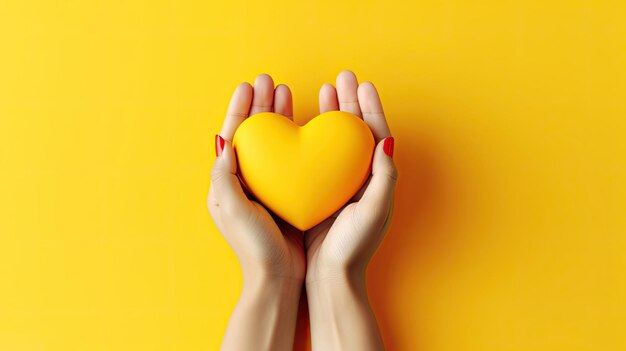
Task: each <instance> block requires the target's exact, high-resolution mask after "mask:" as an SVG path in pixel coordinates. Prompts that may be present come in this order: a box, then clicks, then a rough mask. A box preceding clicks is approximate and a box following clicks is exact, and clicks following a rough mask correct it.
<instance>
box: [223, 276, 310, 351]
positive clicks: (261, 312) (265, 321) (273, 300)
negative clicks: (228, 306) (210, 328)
mask: <svg viewBox="0 0 626 351" xmlns="http://www.w3.org/2000/svg"><path fill="white" fill-rule="evenodd" d="M301 290H302V282H301V281H299V280H295V279H291V278H277V277H264V276H255V277H251V278H249V279H246V278H244V284H243V289H242V292H241V296H240V298H239V302H238V303H237V306H236V307H235V310H234V311H233V313H232V315H231V317H230V320H229V322H228V327H227V328H226V333H225V335H224V340H223V341H222V347H221V350H222V351H240V350H242V351H243V350H260V351H263V350H272V351H274V350H278V351H280V350H289V351H291V350H292V349H293V338H294V332H295V326H296V318H297V314H298V303H299V299H300V292H301Z"/></svg>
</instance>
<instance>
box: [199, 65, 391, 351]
mask: <svg viewBox="0 0 626 351" xmlns="http://www.w3.org/2000/svg"><path fill="white" fill-rule="evenodd" d="M292 106H293V103H292V97H291V92H290V91H289V88H288V87H287V86H285V85H279V86H277V87H276V88H275V89H274V82H273V81H272V79H271V77H270V76H268V75H260V76H259V77H257V78H256V80H255V83H254V87H252V86H250V85H249V84H248V83H242V84H240V85H239V86H238V87H237V89H236V90H235V92H234V94H233V97H232V98H231V102H230V105H229V108H228V112H227V116H226V118H225V120H224V124H223V126H222V129H221V131H220V135H221V136H222V137H223V138H224V139H225V145H224V150H223V152H222V153H221V155H220V156H218V157H217V158H216V161H215V163H214V166H213V169H212V170H211V187H210V191H209V199H208V207H209V211H210V213H211V216H212V217H213V220H214V221H215V224H216V226H217V228H218V229H219V231H220V232H221V233H222V235H223V236H224V238H225V239H226V241H227V242H228V244H229V245H230V246H231V248H232V249H233V251H234V252H235V254H236V255H237V257H238V259H239V263H240V265H241V269H242V272H243V277H244V283H243V288H242V293H241V296H240V299H239V302H238V303H237V306H236V307H235V310H234V311H233V314H232V315H231V318H230V320H229V323H228V327H227V329H226V333H225V335H224V340H223V341H222V348H221V349H222V350H252V349H254V350H292V349H293V339H294V331H295V324H296V317H297V313H298V303H299V300H300V295H301V293H302V287H303V285H304V286H306V292H307V295H308V304H309V314H310V322H311V323H310V324H311V344H312V347H313V350H382V349H384V346H383V342H382V338H381V336H380V332H379V329H378V326H377V323H376V319H375V317H374V314H373V312H372V310H371V307H370V305H369V302H368V297H367V289H366V285H365V271H366V268H367V265H368V263H369V261H370V259H371V257H372V255H373V254H374V252H375V251H376V249H377V248H378V246H379V244H380V242H381V240H382V238H383V236H384V234H385V232H386V231H387V228H388V226H389V223H390V221H391V215H392V212H393V195H394V190H395V184H396V179H397V171H396V167H395V165H394V163H393V159H392V158H391V157H390V156H388V155H387V154H385V153H384V151H383V143H384V139H385V138H388V137H390V136H391V133H390V131H389V127H388V126H387V122H386V119H385V116H384V113H383V110H382V105H381V102H380V98H379V96H378V93H377V91H376V88H375V87H374V85H373V84H371V83H369V82H365V83H362V84H360V85H359V84H358V82H357V79H356V76H355V75H354V73H352V72H350V71H343V72H341V73H340V74H339V75H338V77H337V82H336V88H335V87H334V86H332V85H331V84H325V85H324V86H322V88H321V90H320V113H323V112H326V111H331V110H341V111H347V112H350V113H353V114H355V115H357V116H359V117H361V118H363V120H364V121H365V122H366V123H367V125H368V126H369V127H370V129H371V130H372V133H373V135H374V137H375V138H376V141H377V146H376V149H375V151H374V158H373V161H372V175H371V176H370V179H369V180H368V182H367V183H366V184H365V185H364V187H363V189H361V191H359V192H358V193H357V195H356V196H355V197H354V198H353V199H352V201H351V202H350V203H349V204H347V205H346V206H345V207H344V208H342V209H340V210H339V211H337V213H335V214H334V215H333V216H332V217H330V218H328V219H327V220H325V221H324V222H322V223H320V224H319V225H317V226H316V227H314V228H312V229H311V230H309V231H307V232H305V233H302V232H300V231H298V230H296V229H295V228H293V227H292V226H290V225H289V224H287V223H285V222H284V221H282V220H281V219H279V218H277V217H275V216H273V215H272V214H271V213H269V212H268V211H267V210H265V208H264V207H263V206H262V205H261V204H259V203H258V202H256V201H253V200H250V199H248V197H247V196H246V194H245V192H244V191H243V189H242V187H241V184H240V183H239V179H238V178H237V165H236V160H235V155H234V151H233V149H232V145H231V141H232V138H233V136H234V133H235V130H236V129H237V127H238V126H239V124H241V122H243V121H244V120H245V118H247V117H248V116H251V115H253V114H256V113H259V112H267V111H273V112H276V113H279V114H282V115H284V116H285V117H286V118H289V119H293V117H292V116H293V107H292Z"/></svg>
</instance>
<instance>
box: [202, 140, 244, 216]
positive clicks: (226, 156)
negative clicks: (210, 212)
mask: <svg viewBox="0 0 626 351" xmlns="http://www.w3.org/2000/svg"><path fill="white" fill-rule="evenodd" d="M215 144H216V145H215V147H216V150H218V153H219V155H218V156H217V158H216V159H215V163H214V164H213V168H212V169H211V187H212V188H213V191H214V194H215V199H216V202H217V204H218V206H219V207H220V210H221V212H222V213H226V214H228V213H236V212H238V211H237V210H238V209H243V208H244V207H245V206H247V205H248V204H249V201H248V198H247V197H246V195H245V193H244V192H243V189H242V188H241V183H240V182H239V178H238V177H237V161H236V159H235V151H234V150H233V148H232V144H231V143H230V142H229V141H226V140H223V139H222V140H220V136H217V135H216V137H215ZM220 149H221V150H222V151H221V153H220V152H219V150H220Z"/></svg>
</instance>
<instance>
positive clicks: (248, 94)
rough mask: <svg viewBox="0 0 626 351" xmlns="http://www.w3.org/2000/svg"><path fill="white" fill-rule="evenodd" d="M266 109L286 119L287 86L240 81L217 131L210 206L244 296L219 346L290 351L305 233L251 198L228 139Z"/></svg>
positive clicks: (267, 80)
mask: <svg viewBox="0 0 626 351" xmlns="http://www.w3.org/2000/svg"><path fill="white" fill-rule="evenodd" d="M267 111H274V112H276V113H279V114H282V115H284V116H285V118H290V119H291V118H292V117H291V116H292V114H293V108H292V99H291V92H290V91H289V88H288V87H287V86H285V85H279V86H278V87H276V90H274V82H273V81H272V78H271V77H270V76H268V75H260V76H258V77H257V79H256V81H255V82H254V88H253V87H251V86H250V84H248V83H242V84H240V85H239V86H238V87H237V89H236V90H235V93H234V94H233V97H232V98H231V101H230V105H229V107H228V112H227V114H226V119H225V120H224V124H223V126H222V130H221V132H220V134H219V135H217V136H216V145H215V151H216V154H217V157H216V160H215V163H214V165H213V169H212V170H211V187H210V190H209V198H208V208H209V212H210V213H211V217H213V221H214V222H215V224H216V226H217V228H218V229H219V231H220V233H222V235H223V236H224V238H225V239H226V241H227V242H228V244H229V245H230V247H231V248H232V249H233V251H234V252H235V254H236V255H237V257H238V259H239V263H240V265H241V269H242V272H243V288H242V292H241V296H240V298H239V301H238V303H237V306H236V307H235V310H234V311H233V313H232V315H231V317H230V320H229V323H228V327H227V328H226V333H225V335H224V339H223V341H222V347H221V349H222V350H272V351H273V350H292V349H293V338H294V332H295V326H296V317H297V313H298V303H299V301H300V294H301V291H302V282H303V280H304V274H305V269H306V261H305V257H304V245H303V238H302V232H300V231H298V230H296V229H295V228H293V227H292V226H290V225H288V224H286V223H285V222H284V221H282V220H280V219H278V218H277V217H272V215H270V213H269V212H268V211H267V210H265V208H264V207H263V206H262V205H261V204H259V203H258V202H256V201H252V200H249V199H248V197H247V196H246V194H245V193H244V190H243V189H242V187H241V184H240V183H239V178H238V177H237V161H236V159H235V153H234V150H233V148H232V145H231V141H232V139H233V136H234V135H235V130H236V129H237V127H238V126H239V124H241V122H243V121H244V120H245V119H246V118H247V117H248V116H249V115H254V114H255V113H259V112H267Z"/></svg>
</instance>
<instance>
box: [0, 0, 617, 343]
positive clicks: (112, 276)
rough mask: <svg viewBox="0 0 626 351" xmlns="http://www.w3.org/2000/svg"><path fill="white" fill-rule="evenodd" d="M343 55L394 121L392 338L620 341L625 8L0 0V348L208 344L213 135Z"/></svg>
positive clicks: (220, 311) (225, 255)
mask: <svg viewBox="0 0 626 351" xmlns="http://www.w3.org/2000/svg"><path fill="white" fill-rule="evenodd" d="M345 68H350V69H352V70H354V71H355V72H356V73H357V76H358V77H359V78H360V79H361V80H370V81H373V82H374V83H375V84H376V85H377V87H378V89H379V91H380V93H381V96H382V100H383V104H384V106H385V109H386V112H387V116H388V119H389V123H390V125H391V129H392V131H393V132H394V134H395V136H396V160H397V163H398V168H399V170H400V182H399V188H398V196H397V202H396V214H395V218H394V221H393V225H392V229H391V231H390V233H389V234H388V236H387V238H386V239H385V241H384V243H383V245H382V247H381V249H380V250H379V252H378V254H377V256H376V257H375V259H374V261H373V263H372V266H371V268H370V271H369V275H368V276H369V282H368V286H369V290H370V296H371V300H372V304H373V306H374V309H375V312H376V314H377V317H378V319H379V322H380V325H381V327H382V331H383V334H384V338H385V341H386V343H387V346H388V348H389V349H390V350H424V351H435V350H450V351H452V350H479V351H490V350H494V351H496V350H498V351H499V350H519V351H535V350H550V351H554V350H568V351H571V350H602V351H612V350H624V349H626V334H625V331H626V185H625V181H626V161H625V159H626V140H625V139H626V136H625V133H626V4H625V3H624V2H623V1H620V0H615V1H606V0H596V1H593V0H588V1H574V0H562V1H545V0H530V1H522V0H517V1H507V0H505V1H500V0H492V1H486V0H485V1H472V0H470V1H467V0H448V1H411V2H408V1H407V2H405V3H393V2H390V1H358V2H356V1H354V2H345V3H344V2H340V1H320V2H316V3H313V2H305V1H302V2H299V1H281V2H276V1H264V2H258V3H238V2H231V1H174V0H171V1H119V0H117V1H111V0H108V1H78V0H65V1H41V2H36V1H20V0H2V1H0V199H1V202H0V350H2V351H14V350H28V351H33V350H35V351H36V350H185V351H186V350H215V349H217V348H218V345H219V342H220V339H221V335H222V333H223V331H224V328H225V326H226V322H227V320H228V316H229V314H230V312H231V310H232V308H233V306H234V304H235V302H236V300H237V294H238V291H239V289H240V286H241V276H240V273H239V268H238V265H237V262H236V259H235V257H234V255H233V254H232V253H231V251H230V249H229V248H228V246H227V244H226V243H225V241H224V240H223V239H222V238H221V237H220V235H219V233H218V232H217V231H216V229H215V227H214V226H213V224H212V222H211V220H210V217H209V215H208V213H207V211H206V207H205V197H206V194H207V191H208V171H209V167H210V165H211V162H212V161H213V152H214V151H213V145H212V142H213V135H214V134H215V132H216V131H218V130H219V126H220V124H221V120H222V117H223V115H224V113H225V111H226V106H227V103H228V99H229V97H230V94H231V93H232V91H233V89H234V87H235V86H236V85H237V84H238V83H239V82H240V81H252V80H253V79H254V77H255V76H256V75H257V74H259V73H263V72H266V73H270V74H271V75H272V76H273V77H274V78H275V81H276V82H277V83H287V84H289V85H290V87H291V88H292V90H293V93H294V96H295V111H296V115H297V117H296V118H297V120H298V121H299V122H300V123H303V122H305V121H306V120H308V119H310V118H311V117H313V116H314V115H316V114H317V93H318V89H319V87H320V86H321V85H322V83H324V82H333V81H334V78H335V76H336V74H337V73H338V72H339V71H340V70H342V69H345Z"/></svg>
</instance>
